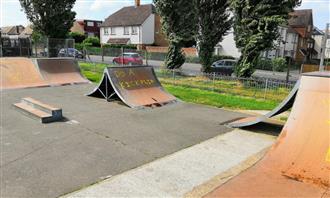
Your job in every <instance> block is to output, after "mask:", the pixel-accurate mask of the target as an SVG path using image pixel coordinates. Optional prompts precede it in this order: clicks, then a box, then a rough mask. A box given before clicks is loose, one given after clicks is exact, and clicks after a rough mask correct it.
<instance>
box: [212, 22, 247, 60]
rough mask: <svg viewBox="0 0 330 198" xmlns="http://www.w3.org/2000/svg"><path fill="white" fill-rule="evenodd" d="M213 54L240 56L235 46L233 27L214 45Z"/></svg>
mask: <svg viewBox="0 0 330 198" xmlns="http://www.w3.org/2000/svg"><path fill="white" fill-rule="evenodd" d="M214 54H215V55H224V56H232V57H234V58H239V57H240V56H241V52H240V50H239V49H238V48H237V47H236V43H235V40H234V30H233V29H231V30H229V31H228V32H227V35H225V36H224V37H223V39H222V41H221V42H219V43H218V44H217V45H216V46H215V51H214Z"/></svg>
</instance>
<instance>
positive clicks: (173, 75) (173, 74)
mask: <svg viewBox="0 0 330 198" xmlns="http://www.w3.org/2000/svg"><path fill="white" fill-rule="evenodd" d="M172 77H173V85H175V73H174V69H172Z"/></svg>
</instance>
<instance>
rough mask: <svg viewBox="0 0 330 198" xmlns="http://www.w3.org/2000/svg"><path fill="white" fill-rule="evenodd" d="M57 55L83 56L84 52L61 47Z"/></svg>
mask: <svg viewBox="0 0 330 198" xmlns="http://www.w3.org/2000/svg"><path fill="white" fill-rule="evenodd" d="M58 57H74V58H81V59H82V58H84V54H83V53H81V52H80V51H79V50H77V49H75V48H62V49H60V51H59V52H58Z"/></svg>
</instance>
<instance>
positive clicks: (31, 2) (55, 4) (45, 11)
mask: <svg viewBox="0 0 330 198" xmlns="http://www.w3.org/2000/svg"><path fill="white" fill-rule="evenodd" d="M19 1H20V4H21V6H22V8H23V10H24V11H25V13H26V15H27V18H28V19H29V21H30V22H31V23H32V24H33V28H34V29H33V30H34V31H36V32H39V33H41V34H43V35H44V36H46V37H49V38H65V37H66V35H67V33H68V32H69V30H70V28H71V27H72V25H73V21H74V18H75V16H76V13H75V12H73V11H72V7H73V5H74V3H75V1H76V0H19Z"/></svg>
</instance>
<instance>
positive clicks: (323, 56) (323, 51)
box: [319, 23, 330, 71]
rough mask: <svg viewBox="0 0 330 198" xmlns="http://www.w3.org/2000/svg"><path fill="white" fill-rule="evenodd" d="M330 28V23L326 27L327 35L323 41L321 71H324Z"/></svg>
mask: <svg viewBox="0 0 330 198" xmlns="http://www.w3.org/2000/svg"><path fill="white" fill-rule="evenodd" d="M329 28H330V23H327V25H326V29H325V34H324V36H323V39H322V46H321V49H322V54H321V61H320V68H319V70H320V71H324V58H325V50H326V47H327V46H326V44H327V40H328V35H329Z"/></svg>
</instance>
